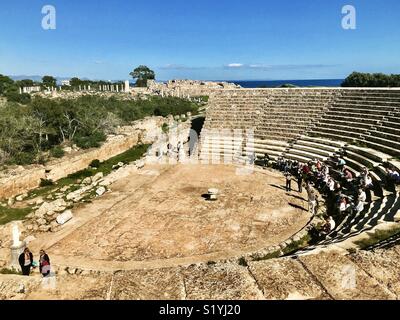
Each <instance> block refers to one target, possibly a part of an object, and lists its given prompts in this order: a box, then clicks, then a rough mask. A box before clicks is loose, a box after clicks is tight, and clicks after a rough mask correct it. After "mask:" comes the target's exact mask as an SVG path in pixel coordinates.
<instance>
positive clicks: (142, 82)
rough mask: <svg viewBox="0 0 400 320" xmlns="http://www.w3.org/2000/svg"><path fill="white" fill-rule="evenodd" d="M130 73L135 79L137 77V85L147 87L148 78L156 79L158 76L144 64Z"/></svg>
mask: <svg viewBox="0 0 400 320" xmlns="http://www.w3.org/2000/svg"><path fill="white" fill-rule="evenodd" d="M129 75H130V76H132V78H133V79H137V80H136V86H137V87H146V86H147V80H154V79H155V78H156V75H155V73H154V71H153V70H151V69H150V68H149V67H147V66H143V65H141V66H139V67H137V68H136V69H135V70H133V71H132V72H131V73H129Z"/></svg>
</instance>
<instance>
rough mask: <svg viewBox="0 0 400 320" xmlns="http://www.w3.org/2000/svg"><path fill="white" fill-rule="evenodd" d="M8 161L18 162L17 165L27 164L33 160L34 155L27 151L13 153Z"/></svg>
mask: <svg viewBox="0 0 400 320" xmlns="http://www.w3.org/2000/svg"><path fill="white" fill-rule="evenodd" d="M10 162H12V163H15V164H18V165H21V166H23V165H27V164H32V163H34V162H35V155H34V154H33V153H29V152H21V153H19V154H17V155H15V156H14V157H13V158H12V159H11V160H10Z"/></svg>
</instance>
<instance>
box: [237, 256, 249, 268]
mask: <svg viewBox="0 0 400 320" xmlns="http://www.w3.org/2000/svg"><path fill="white" fill-rule="evenodd" d="M238 264H239V265H240V266H242V267H248V264H247V261H246V259H245V258H243V257H241V258H240V259H239V261H238Z"/></svg>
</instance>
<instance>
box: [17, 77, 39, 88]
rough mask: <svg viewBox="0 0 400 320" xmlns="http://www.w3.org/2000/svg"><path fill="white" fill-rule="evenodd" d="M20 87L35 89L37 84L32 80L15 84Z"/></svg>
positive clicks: (24, 80)
mask: <svg viewBox="0 0 400 320" xmlns="http://www.w3.org/2000/svg"><path fill="white" fill-rule="evenodd" d="M15 83H16V85H17V86H18V87H33V86H34V85H35V82H34V81H33V80H31V79H23V80H19V81H16V82H15Z"/></svg>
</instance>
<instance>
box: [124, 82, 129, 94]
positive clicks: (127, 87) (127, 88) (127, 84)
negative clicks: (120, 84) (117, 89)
mask: <svg viewBox="0 0 400 320" xmlns="http://www.w3.org/2000/svg"><path fill="white" fill-rule="evenodd" d="M125 92H126V93H129V80H125Z"/></svg>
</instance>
